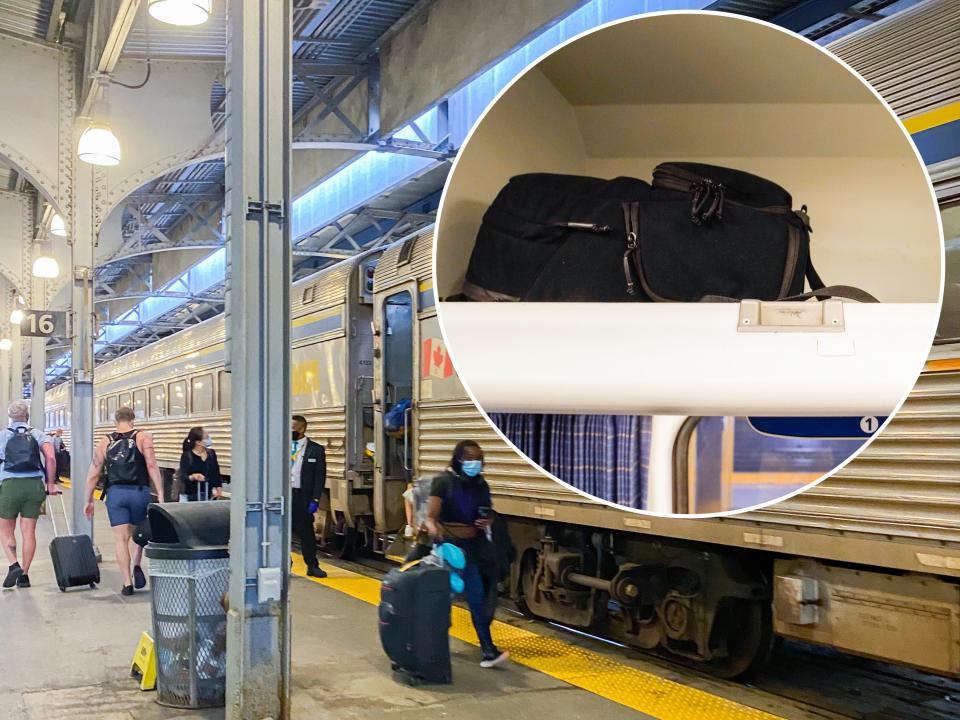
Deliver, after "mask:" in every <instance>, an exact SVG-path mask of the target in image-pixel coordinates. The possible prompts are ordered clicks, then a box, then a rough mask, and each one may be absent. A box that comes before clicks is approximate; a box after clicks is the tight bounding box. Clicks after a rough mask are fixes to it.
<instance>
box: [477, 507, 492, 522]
mask: <svg viewBox="0 0 960 720" xmlns="http://www.w3.org/2000/svg"><path fill="white" fill-rule="evenodd" d="M477 516H478V517H480V518H481V519H482V520H486V519H487V518H488V517H490V508H488V507H478V508H477Z"/></svg>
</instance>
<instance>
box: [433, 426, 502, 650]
mask: <svg viewBox="0 0 960 720" xmlns="http://www.w3.org/2000/svg"><path fill="white" fill-rule="evenodd" d="M482 473H483V450H481V448H480V445H478V444H477V443H476V442H474V441H473V440H461V441H460V442H459V443H457V446H456V447H455V448H454V450H453V457H452V458H451V459H450V466H449V467H448V468H447V470H446V472H444V473H443V474H442V475H439V476H437V477H436V478H434V480H433V484H432V485H431V487H430V497H429V499H428V500H427V518H426V526H427V532H429V533H430V537H431V538H433V539H434V541H436V542H440V541H445V542H452V543H454V544H456V545H457V546H458V547H460V548H461V549H462V550H463V552H464V555H465V556H466V559H467V565H466V567H465V568H464V570H463V573H462V574H463V584H464V590H463V594H464V597H465V598H466V600H467V605H468V606H469V607H470V617H471V618H472V620H473V626H474V628H475V629H476V631H477V637H478V638H479V639H480V650H481V652H482V658H481V661H480V667H484V668H490V667H494V666H496V665H499V664H500V663H502V662H505V661H506V660H507V659H508V658H509V657H510V656H509V653H507V652H502V651H501V650H499V649H498V648H497V646H496V645H494V643H493V638H492V637H491V636H490V624H491V622H492V621H493V612H492V609H493V608H494V607H495V600H494V602H493V603H491V602H490V598H491V597H493V598H495V595H494V593H495V592H496V583H495V581H491V578H492V577H494V576H495V570H493V569H492V568H491V567H489V566H490V565H491V563H495V562H496V560H495V558H494V556H493V553H492V547H491V543H490V539H489V528H490V524H491V521H492V515H493V509H492V502H491V499H490V487H489V486H488V485H487V481H486V480H484V479H483V474H482Z"/></svg>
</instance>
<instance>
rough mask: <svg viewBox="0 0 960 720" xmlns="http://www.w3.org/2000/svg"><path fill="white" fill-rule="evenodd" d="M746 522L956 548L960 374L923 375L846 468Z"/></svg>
mask: <svg viewBox="0 0 960 720" xmlns="http://www.w3.org/2000/svg"><path fill="white" fill-rule="evenodd" d="M744 517H748V518H750V519H756V520H762V521H764V522H772V523H777V524H789V525H795V526H800V527H810V528H824V529H830V530H845V531H848V532H869V533H874V534H882V535H888V536H890V537H910V538H920V539H925V540H940V541H949V542H960V372H941V373H927V374H924V375H921V376H920V379H919V380H918V381H917V385H916V387H915V388H914V390H913V391H912V392H911V393H910V396H909V398H908V399H907V401H906V402H905V403H904V405H903V407H902V408H901V410H900V412H899V413H897V415H896V417H894V419H893V421H891V423H890V424H889V425H888V426H887V427H886V428H885V429H884V431H883V432H882V433H881V434H880V436H879V437H878V438H877V439H876V440H875V441H874V442H873V443H872V444H871V445H870V446H869V447H868V448H866V450H864V451H863V453H861V454H860V455H859V456H858V457H857V458H856V459H854V460H853V461H852V462H851V463H850V464H849V465H847V466H846V467H845V468H843V469H842V470H841V471H840V472H838V473H837V474H836V475H835V476H833V477H831V478H828V479H827V480H825V481H823V482H822V483H821V484H820V485H817V486H816V487H813V488H811V489H809V490H807V491H805V492H803V493H801V494H799V495H797V496H795V497H793V498H790V499H789V500H786V501H784V502H782V503H778V504H777V505H773V506H771V507H769V508H765V509H763V510H760V511H757V512H753V513H749V515H746V516H744Z"/></svg>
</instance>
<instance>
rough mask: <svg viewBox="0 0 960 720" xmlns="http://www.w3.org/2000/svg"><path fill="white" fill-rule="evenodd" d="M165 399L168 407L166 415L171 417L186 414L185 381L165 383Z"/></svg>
mask: <svg viewBox="0 0 960 720" xmlns="http://www.w3.org/2000/svg"><path fill="white" fill-rule="evenodd" d="M167 397H168V398H169V402H170V407H169V412H168V413H167V414H168V415H170V416H171V417H173V416H176V415H186V414H187V381H186V380H177V381H175V382H172V383H167Z"/></svg>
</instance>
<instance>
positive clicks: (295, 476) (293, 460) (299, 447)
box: [290, 436, 307, 490]
mask: <svg viewBox="0 0 960 720" xmlns="http://www.w3.org/2000/svg"><path fill="white" fill-rule="evenodd" d="M306 448H307V438H306V436H304V437H302V438H300V439H299V440H297V442H296V450H294V443H293V441H292V440H291V441H290V487H293V488H297V489H298V490H299V489H300V470H301V469H302V468H303V452H304V450H306Z"/></svg>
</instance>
